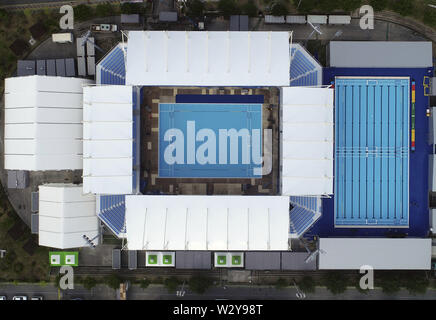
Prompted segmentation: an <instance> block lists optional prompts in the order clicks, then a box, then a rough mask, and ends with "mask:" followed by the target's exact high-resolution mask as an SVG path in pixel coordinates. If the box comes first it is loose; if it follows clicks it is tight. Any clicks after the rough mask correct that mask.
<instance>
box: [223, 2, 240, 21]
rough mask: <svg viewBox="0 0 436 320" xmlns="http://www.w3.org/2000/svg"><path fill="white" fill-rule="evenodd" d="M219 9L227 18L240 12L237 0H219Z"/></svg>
mask: <svg viewBox="0 0 436 320" xmlns="http://www.w3.org/2000/svg"><path fill="white" fill-rule="evenodd" d="M218 10H219V11H220V12H221V14H222V15H223V16H224V17H226V18H228V17H229V16H231V15H233V14H239V13H240V9H239V7H238V3H237V2H236V1H235V0H220V1H219V2H218Z"/></svg>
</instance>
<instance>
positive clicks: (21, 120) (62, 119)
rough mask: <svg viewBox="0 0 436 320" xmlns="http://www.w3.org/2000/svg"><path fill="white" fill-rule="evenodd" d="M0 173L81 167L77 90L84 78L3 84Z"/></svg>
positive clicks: (13, 80) (24, 79) (25, 79)
mask: <svg viewBox="0 0 436 320" xmlns="http://www.w3.org/2000/svg"><path fill="white" fill-rule="evenodd" d="M5 83H6V87H5V169H7V170H31V171H34V170H74V169H82V141H81V139H82V86H83V85H84V84H88V83H91V81H89V80H84V79H75V78H63V77H47V76H26V77H16V78H8V79H6V81H5Z"/></svg>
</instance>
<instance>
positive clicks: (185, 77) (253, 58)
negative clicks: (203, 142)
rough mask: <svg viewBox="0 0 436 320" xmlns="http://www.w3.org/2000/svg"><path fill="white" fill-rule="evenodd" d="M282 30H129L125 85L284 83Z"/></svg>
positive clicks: (285, 50) (286, 78)
mask: <svg viewBox="0 0 436 320" xmlns="http://www.w3.org/2000/svg"><path fill="white" fill-rule="evenodd" d="M289 66H290V56H289V33H288V32H221V31H212V32H209V31H203V32H198V31H197V32H195V31H130V32H129V41H128V50H127V71H126V83H127V84H129V85H201V86H213V85H225V86H267V85H268V86H285V85H288V84H289Z"/></svg>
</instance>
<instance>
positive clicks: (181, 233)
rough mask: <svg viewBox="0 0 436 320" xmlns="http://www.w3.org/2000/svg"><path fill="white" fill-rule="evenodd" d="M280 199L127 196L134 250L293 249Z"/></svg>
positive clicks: (286, 202) (286, 201)
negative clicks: (289, 246) (290, 244)
mask: <svg viewBox="0 0 436 320" xmlns="http://www.w3.org/2000/svg"><path fill="white" fill-rule="evenodd" d="M288 226H289V199H288V197H281V196H140V195H138V196H126V227H127V245H128V248H129V250H242V251H252V250H258V251H259V250H288V233H289V231H288Z"/></svg>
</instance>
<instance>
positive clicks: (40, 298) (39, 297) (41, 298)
mask: <svg viewBox="0 0 436 320" xmlns="http://www.w3.org/2000/svg"><path fill="white" fill-rule="evenodd" d="M30 300H43V297H42V296H34V297H32V299H30Z"/></svg>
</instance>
